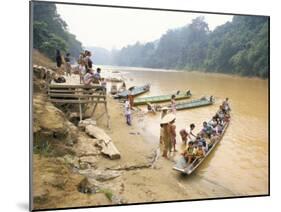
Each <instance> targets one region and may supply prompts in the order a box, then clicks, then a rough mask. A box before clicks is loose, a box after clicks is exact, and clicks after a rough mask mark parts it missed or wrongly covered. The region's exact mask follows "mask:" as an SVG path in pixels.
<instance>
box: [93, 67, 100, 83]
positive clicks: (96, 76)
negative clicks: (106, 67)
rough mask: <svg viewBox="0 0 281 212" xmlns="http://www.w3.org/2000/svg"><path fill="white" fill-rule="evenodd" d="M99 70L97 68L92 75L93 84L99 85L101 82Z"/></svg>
mask: <svg viewBox="0 0 281 212" xmlns="http://www.w3.org/2000/svg"><path fill="white" fill-rule="evenodd" d="M100 73H101V69H100V68H97V71H96V73H94V83H99V82H100V81H101V75H100Z"/></svg>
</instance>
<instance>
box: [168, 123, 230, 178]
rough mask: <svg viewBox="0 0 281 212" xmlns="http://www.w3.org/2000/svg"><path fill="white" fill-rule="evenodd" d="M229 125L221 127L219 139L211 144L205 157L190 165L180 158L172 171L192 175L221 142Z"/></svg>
mask: <svg viewBox="0 0 281 212" xmlns="http://www.w3.org/2000/svg"><path fill="white" fill-rule="evenodd" d="M229 123H230V120H229V121H228V122H226V123H225V125H224V127H223V131H222V133H221V135H220V137H219V139H217V141H215V142H214V143H213V145H212V146H211V147H210V149H209V150H208V151H207V152H206V155H205V156H204V157H203V158H197V159H195V160H194V161H193V162H192V163H191V164H189V165H187V164H186V161H185V159H184V157H183V156H181V157H180V158H179V160H178V161H177V162H176V165H175V166H174V167H173V169H174V170H176V171H179V172H181V173H183V174H187V175H190V174H191V173H193V172H194V171H195V170H196V169H197V168H198V167H199V166H200V165H201V163H203V161H204V160H205V159H206V158H207V156H208V155H209V154H210V153H211V152H212V151H213V150H214V149H215V147H216V146H217V144H218V143H219V142H220V141H221V139H222V138H223V135H224V133H225V131H226V129H227V127H228V126H229Z"/></svg>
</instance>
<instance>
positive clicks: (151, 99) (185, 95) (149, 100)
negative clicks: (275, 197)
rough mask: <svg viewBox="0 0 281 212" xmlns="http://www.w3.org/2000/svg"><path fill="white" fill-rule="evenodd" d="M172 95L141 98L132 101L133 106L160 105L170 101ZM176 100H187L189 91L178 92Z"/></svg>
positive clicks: (189, 95) (189, 94)
mask: <svg viewBox="0 0 281 212" xmlns="http://www.w3.org/2000/svg"><path fill="white" fill-rule="evenodd" d="M172 95H173V94H168V95H160V96H148V97H142V98H136V99H135V100H134V105H135V106H138V105H145V104H147V103H160V102H167V101H170V100H171V96H172ZM174 95H175V96H176V100H181V99H188V98H190V97H191V95H192V94H191V92H190V90H188V91H184V92H182V91H178V92H177V93H176V94H174Z"/></svg>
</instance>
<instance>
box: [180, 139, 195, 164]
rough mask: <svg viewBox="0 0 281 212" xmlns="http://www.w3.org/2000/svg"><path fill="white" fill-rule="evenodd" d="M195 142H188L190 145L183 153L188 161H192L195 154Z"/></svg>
mask: <svg viewBox="0 0 281 212" xmlns="http://www.w3.org/2000/svg"><path fill="white" fill-rule="evenodd" d="M193 151H194V148H193V142H192V141H190V142H188V147H187V148H186V149H185V151H184V152H183V153H182V155H183V157H184V158H185V160H186V162H187V163H191V162H192V160H193V158H194V156H193Z"/></svg>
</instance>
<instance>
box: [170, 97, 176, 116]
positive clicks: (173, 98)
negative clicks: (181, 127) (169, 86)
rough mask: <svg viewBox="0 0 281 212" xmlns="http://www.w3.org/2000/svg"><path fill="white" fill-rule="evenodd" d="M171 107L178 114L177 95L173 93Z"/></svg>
mask: <svg viewBox="0 0 281 212" xmlns="http://www.w3.org/2000/svg"><path fill="white" fill-rule="evenodd" d="M171 109H172V112H173V114H174V115H176V110H177V109H176V96H175V95H174V94H173V95H172V97H171Z"/></svg>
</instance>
